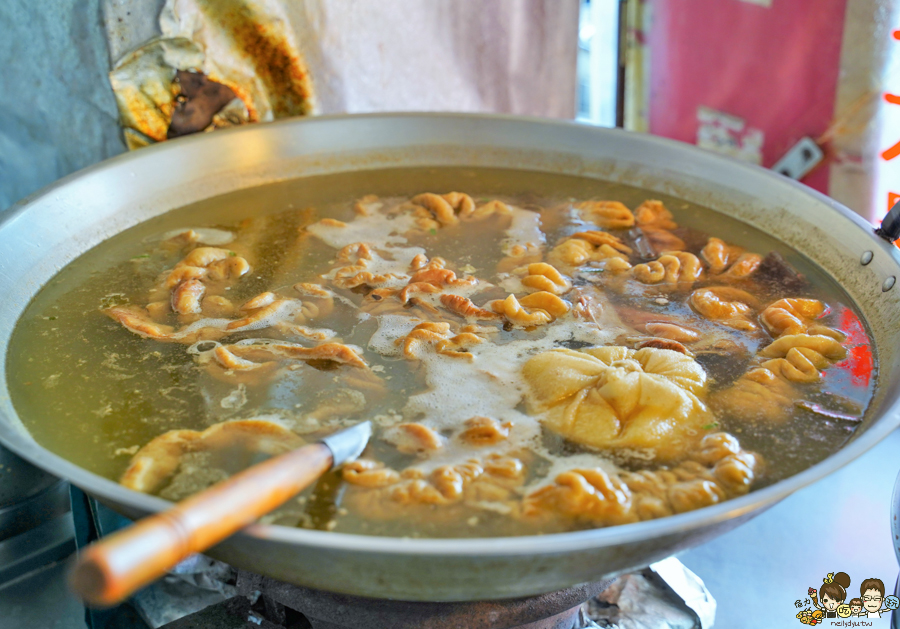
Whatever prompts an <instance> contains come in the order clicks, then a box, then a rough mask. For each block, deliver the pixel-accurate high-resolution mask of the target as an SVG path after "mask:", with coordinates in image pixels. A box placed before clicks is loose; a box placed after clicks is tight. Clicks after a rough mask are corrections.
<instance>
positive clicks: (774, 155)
mask: <svg viewBox="0 0 900 629" xmlns="http://www.w3.org/2000/svg"><path fill="white" fill-rule="evenodd" d="M646 1H647V2H648V3H649V5H650V9H651V10H652V13H651V15H652V26H651V30H650V33H649V37H648V38H647V42H648V44H649V46H650V77H649V81H650V83H649V88H650V99H649V112H648V117H649V124H650V132H651V133H654V134H657V135H662V136H666V137H670V138H675V139H678V140H682V141H685V142H691V143H695V142H696V138H697V108H698V107H699V106H701V105H703V106H706V107H710V108H712V109H715V110H718V111H722V112H724V113H728V114H732V115H734V116H738V117H740V118H743V119H744V120H745V122H746V124H747V126H748V127H754V128H757V129H761V130H762V131H763V133H764V134H765V141H764V144H763V165H764V166H767V167H769V166H772V165H773V164H774V163H775V162H776V161H778V160H779V159H780V158H781V157H782V156H783V155H784V153H785V152H787V150H788V149H789V148H790V147H791V146H793V145H794V143H796V142H797V140H799V139H800V138H801V137H803V136H805V135H808V136H811V137H812V138H816V137H817V136H819V135H820V134H821V133H822V132H824V131H825V130H826V129H827V128H828V126H829V125H830V123H831V121H832V118H833V115H834V102H835V94H836V89H837V80H838V69H839V63H840V52H841V36H842V33H843V27H844V7H845V2H846V0H773V3H772V6H771V7H764V6H759V5H755V4H751V3H748V2H743V1H741V0H646ZM804 183H806V184H808V185H811V186H812V187H814V188H817V189H819V190H822V191H827V184H828V169H827V168H817V169H816V170H815V171H813V172H812V173H810V175H808V176H807V178H806V179H805V180H804Z"/></svg>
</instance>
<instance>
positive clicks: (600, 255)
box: [549, 231, 631, 271]
mask: <svg viewBox="0 0 900 629" xmlns="http://www.w3.org/2000/svg"><path fill="white" fill-rule="evenodd" d="M630 254H631V248H629V247H628V246H626V245H625V244H624V243H623V242H622V240H621V239H619V238H617V237H615V236H613V235H612V234H609V233H607V232H601V231H587V232H578V233H576V234H573V235H572V236H571V237H569V238H567V239H565V240H563V241H562V242H560V243H559V244H558V245H556V247H554V248H553V250H552V251H551V252H550V255H549V260H550V262H551V264H554V265H556V266H557V267H563V268H565V267H577V266H581V265H583V264H587V263H588V262H602V263H603V264H602V267H603V268H604V269H605V270H609V271H627V270H628V269H630V268H631V264H630V263H629V262H628V255H630Z"/></svg>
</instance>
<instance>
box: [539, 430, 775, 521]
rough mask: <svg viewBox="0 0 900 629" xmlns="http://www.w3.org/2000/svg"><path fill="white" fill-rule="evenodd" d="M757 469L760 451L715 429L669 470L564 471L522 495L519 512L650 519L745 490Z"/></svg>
mask: <svg viewBox="0 0 900 629" xmlns="http://www.w3.org/2000/svg"><path fill="white" fill-rule="evenodd" d="M760 468H761V459H760V458H759V456H758V455H755V454H753V453H750V452H747V451H746V450H743V449H742V448H741V447H740V444H739V443H738V441H737V439H735V438H734V437H732V436H731V435H728V434H726V433H715V434H711V435H707V436H705V437H704V438H703V439H702V440H701V441H700V442H699V444H697V446H696V447H695V448H694V449H693V450H692V451H691V452H690V454H689V459H688V460H686V461H683V462H681V463H679V464H678V465H677V466H675V467H674V468H671V469H667V468H662V469H659V470H645V471H641V472H611V471H606V470H604V469H602V468H588V469H573V470H570V471H567V472H563V473H562V474H559V475H558V476H557V477H556V478H555V479H554V481H553V482H552V483H551V484H549V485H546V486H544V487H542V488H540V489H538V490H536V491H533V492H532V493H530V494H529V495H528V496H527V497H526V498H525V503H524V508H523V515H524V516H525V517H526V518H548V517H554V516H555V517H560V516H562V517H564V518H569V519H572V520H575V521H578V522H582V523H587V524H591V525H593V526H608V525H615V524H625V523H629V522H637V521H642V520H650V519H655V518H660V517H665V516H668V515H673V514H675V513H684V512H686V511H692V510H695V509H699V508H701V507H705V506H708V505H712V504H716V503H718V502H721V501H722V500H726V499H728V498H733V497H735V496H741V495H744V494H746V493H747V492H748V491H749V490H750V487H751V485H752V484H753V481H754V479H755V477H756V475H757V474H758V473H759V471H760Z"/></svg>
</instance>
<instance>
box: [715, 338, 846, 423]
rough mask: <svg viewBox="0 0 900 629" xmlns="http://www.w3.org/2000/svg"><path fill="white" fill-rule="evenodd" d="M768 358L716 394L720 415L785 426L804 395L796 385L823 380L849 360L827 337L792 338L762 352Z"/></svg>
mask: <svg viewBox="0 0 900 629" xmlns="http://www.w3.org/2000/svg"><path fill="white" fill-rule="evenodd" d="M759 355H760V356H761V357H762V358H768V359H769V360H766V361H764V362H763V363H762V364H761V365H760V366H759V367H756V368H753V369H751V370H750V371H748V372H747V373H745V374H744V375H743V376H741V377H740V378H739V379H738V380H737V381H735V383H734V384H733V385H732V386H731V387H729V388H727V389H725V390H723V391H719V392H718V393H716V394H715V396H714V397H713V399H712V400H711V403H712V404H713V405H714V406H715V408H717V409H718V410H720V411H721V412H724V413H727V414H729V415H732V416H735V417H740V418H744V419H748V420H751V421H764V422H773V423H778V422H783V421H785V420H787V419H788V418H789V417H790V415H791V409H792V408H793V406H794V403H795V402H796V401H797V400H798V399H800V398H801V396H802V394H803V392H802V391H801V390H800V389H798V388H797V386H796V385H803V384H812V383H815V382H818V381H819V380H820V379H821V370H822V369H827V368H828V367H830V366H831V365H832V364H834V363H835V362H838V361H840V360H843V359H844V358H845V357H846V356H847V350H846V348H844V347H843V346H842V345H841V344H840V342H838V340H837V339H835V338H833V337H831V336H825V335H809V334H789V335H784V336H781V337H779V338H778V339H776V340H775V341H774V342H772V343H771V344H770V345H769V346H768V347H765V348H764V349H762V350H761V351H760V352H759Z"/></svg>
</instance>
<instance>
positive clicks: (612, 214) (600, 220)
mask: <svg viewBox="0 0 900 629" xmlns="http://www.w3.org/2000/svg"><path fill="white" fill-rule="evenodd" d="M575 208H576V209H577V210H578V212H579V214H581V217H582V218H583V219H584V220H586V221H588V222H590V223H593V224H594V225H597V226H598V227H602V228H604V229H628V228H629V227H631V226H633V225H634V214H632V213H631V210H629V209H628V208H627V207H625V205H624V204H623V203H621V202H619V201H582V202H581V203H578V204H576V205H575Z"/></svg>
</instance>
